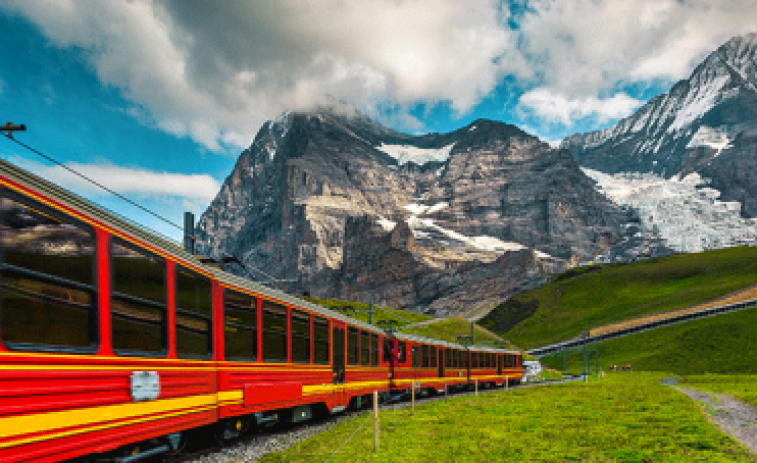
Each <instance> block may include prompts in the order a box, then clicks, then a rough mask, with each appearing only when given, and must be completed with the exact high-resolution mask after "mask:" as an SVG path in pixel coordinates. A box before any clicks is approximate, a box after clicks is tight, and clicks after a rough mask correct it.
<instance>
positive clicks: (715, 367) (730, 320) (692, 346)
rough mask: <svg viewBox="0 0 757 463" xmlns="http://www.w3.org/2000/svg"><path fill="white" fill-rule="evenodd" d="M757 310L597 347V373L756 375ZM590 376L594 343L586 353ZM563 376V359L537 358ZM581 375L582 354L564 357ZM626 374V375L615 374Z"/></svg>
mask: <svg viewBox="0 0 757 463" xmlns="http://www.w3.org/2000/svg"><path fill="white" fill-rule="evenodd" d="M755 333H757V308H752V309H746V310H740V311H738V312H733V313H729V314H725V315H718V316H714V317H707V318H702V319H699V320H693V321H689V322H683V323H677V324H675V325H670V326H666V327H663V328H657V329H654V330H650V331H645V332H642V333H637V334H632V335H628V336H623V337H620V338H615V339H611V340H609V341H604V342H601V343H600V344H599V362H600V368H602V369H604V370H607V367H608V366H609V365H622V364H627V363H628V364H631V366H632V367H633V369H634V371H638V370H643V371H667V372H671V373H675V374H679V375H700V374H703V373H739V374H757V335H755ZM588 352H589V359H590V361H589V365H590V366H591V371H592V373H593V372H594V371H595V358H596V357H595V354H594V344H591V345H590V346H589V349H588ZM540 360H541V361H542V363H544V364H545V365H547V366H549V367H551V368H554V369H556V370H559V371H562V368H563V357H562V355H561V354H557V355H554V356H551V357H542V358H541V359H540ZM581 370H582V351H581V349H574V350H573V351H570V352H569V354H568V372H569V373H574V374H578V373H580V372H581ZM617 374H625V373H617Z"/></svg>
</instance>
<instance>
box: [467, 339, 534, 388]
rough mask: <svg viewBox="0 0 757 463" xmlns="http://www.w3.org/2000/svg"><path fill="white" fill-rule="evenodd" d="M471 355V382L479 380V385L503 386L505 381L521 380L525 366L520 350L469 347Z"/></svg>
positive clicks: (511, 382)
mask: <svg viewBox="0 0 757 463" xmlns="http://www.w3.org/2000/svg"><path fill="white" fill-rule="evenodd" d="M468 354H469V356H470V369H469V383H472V382H477V383H478V384H479V386H483V387H494V386H502V385H504V382H505V381H508V382H509V383H510V384H514V383H517V382H520V380H521V379H522V378H523V368H522V366H521V365H520V360H519V359H520V357H521V354H520V352H517V351H508V350H505V349H497V348H493V347H487V346H470V347H468Z"/></svg>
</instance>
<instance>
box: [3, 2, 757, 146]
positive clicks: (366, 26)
mask: <svg viewBox="0 0 757 463" xmlns="http://www.w3.org/2000/svg"><path fill="white" fill-rule="evenodd" d="M753 3H754V2H753V0H655V1H649V0H561V1H559V2H554V1H550V0H529V1H526V0H512V1H511V3H509V4H502V3H500V2H496V1H493V0H412V1H411V0H408V1H382V0H364V1H359V2H345V1H343V0H258V1H255V2H208V1H203V0H132V1H109V2H92V1H89V0H61V1H48V0H6V1H4V2H2V3H0V10H2V11H5V12H8V13H14V14H20V15H23V16H24V17H25V18H27V19H28V20H29V21H31V22H33V23H34V24H36V25H37V26H38V27H39V28H40V30H41V31H42V32H43V33H44V34H45V35H46V37H47V38H48V39H49V41H50V43H51V44H52V45H53V46H56V47H60V48H76V49H80V50H81V51H82V55H83V56H84V57H86V58H87V59H88V60H89V64H90V65H91V66H92V68H93V69H94V70H95V72H96V73H97V76H98V78H99V80H100V81H101V82H102V84H103V85H106V86H112V87H115V88H117V89H119V91H120V92H121V94H122V95H123V96H124V98H126V99H127V100H128V101H129V103H130V104H131V105H133V107H130V111H131V112H132V113H133V114H134V115H135V117H138V118H139V119H140V120H144V121H150V122H151V123H153V124H154V125H155V126H157V127H158V128H160V129H161V130H164V131H166V132H168V133H171V134H174V135H176V136H179V137H184V136H186V137H191V138H192V139H193V140H195V141H196V142H198V143H201V144H203V145H205V146H206V147H208V148H209V149H211V150H214V151H223V150H224V148H226V147H234V148H239V147H246V146H248V145H249V144H250V142H251V141H252V139H253V137H254V135H255V133H256V131H257V129H258V128H259V127H260V125H261V124H262V123H263V122H264V121H265V120H267V119H270V118H273V117H275V116H276V115H278V114H279V113H280V112H282V111H284V110H290V109H304V108H308V107H311V106H312V105H313V104H314V103H317V102H318V100H319V99H320V98H321V96H322V95H325V94H332V95H334V96H335V97H337V98H339V99H341V100H344V101H348V102H350V103H352V104H354V105H356V106H358V107H360V108H361V109H363V110H364V111H366V112H368V113H371V111H373V112H374V113H375V108H377V107H381V106H382V105H386V104H390V105H391V104H398V105H406V106H412V105H414V104H417V103H427V106H433V105H435V104H444V105H446V106H447V107H449V108H451V109H452V111H453V113H455V114H457V115H460V114H465V113H467V112H469V111H471V109H472V108H475V107H476V105H477V104H478V103H479V102H481V101H482V99H483V98H485V97H488V96H491V95H492V94H493V92H495V91H500V87H499V86H502V85H503V82H505V77H508V76H510V77H512V79H508V82H515V84H514V85H513V86H512V87H511V88H508V89H506V90H505V92H515V93H516V94H517V93H519V92H521V91H523V90H521V89H526V90H532V91H537V93H536V94H533V93H532V94H531V95H529V98H534V96H537V97H538V96H539V93H538V90H539V89H547V90H548V91H549V92H550V94H552V95H558V96H562V98H564V100H565V101H566V102H567V103H568V109H567V114H568V119H570V118H572V117H573V116H571V114H577V115H580V114H583V113H584V112H586V111H589V112H590V113H596V114H598V115H599V116H600V117H605V115H607V116H606V117H610V115H611V114H615V113H617V114H620V113H622V110H623V109H625V108H628V107H629V105H630V103H631V102H630V101H628V100H624V99H623V97H622V95H620V96H619V93H620V92H619V89H623V88H624V87H625V86H627V85H631V84H634V85H635V84H638V83H642V84H644V85H651V83H652V82H655V81H664V82H672V81H674V80H677V79H681V78H684V77H686V75H687V74H688V73H689V72H691V70H692V69H693V66H695V65H696V64H697V63H698V62H699V61H700V60H701V59H702V58H703V57H704V55H706V54H707V53H708V52H710V51H712V50H714V49H715V48H716V47H717V46H719V45H720V44H722V43H723V42H725V41H726V40H727V39H729V38H730V37H732V36H734V35H739V34H743V33H745V32H749V31H754V30H755V29H757V27H756V26H755V24H757V8H754V4H753ZM507 85H509V84H507ZM534 89H536V90H534ZM600 95H615V96H614V97H612V98H606V97H605V98H601V99H600V98H599V96H600ZM592 97H593V98H595V100H594V101H593V100H591V98H592ZM529 98H527V99H526V103H524V106H521V108H522V107H530V106H528V104H531V105H532V106H533V109H534V110H540V111H545V114H547V115H549V114H552V116H553V117H556V118H557V119H558V120H561V121H565V120H566V116H565V114H566V112H565V110H558V109H557V108H553V109H552V111H551V112H550V109H549V107H548V106H547V105H546V104H545V103H544V102H543V101H542V102H541V103H540V106H538V108H537V107H536V106H534V105H536V104H537V103H538V101H537V100H538V99H533V100H529ZM587 108H589V109H587ZM406 122H407V123H408V125H410V126H413V125H414V126H416V127H417V126H418V124H416V123H415V122H414V121H413V120H410V119H408V120H407V121H406ZM421 122H422V121H421Z"/></svg>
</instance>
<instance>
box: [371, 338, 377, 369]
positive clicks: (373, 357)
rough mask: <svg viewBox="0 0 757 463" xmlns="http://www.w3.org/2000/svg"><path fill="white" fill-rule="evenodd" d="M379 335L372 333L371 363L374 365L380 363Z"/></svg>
mask: <svg viewBox="0 0 757 463" xmlns="http://www.w3.org/2000/svg"><path fill="white" fill-rule="evenodd" d="M378 346H379V344H378V335H377V334H374V333H371V365H373V366H374V367H375V366H377V365H378V363H379V350H378Z"/></svg>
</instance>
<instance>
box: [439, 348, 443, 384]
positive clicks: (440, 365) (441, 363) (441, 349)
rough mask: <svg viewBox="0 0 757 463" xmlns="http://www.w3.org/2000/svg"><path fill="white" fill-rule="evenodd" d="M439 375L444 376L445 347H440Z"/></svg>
mask: <svg viewBox="0 0 757 463" xmlns="http://www.w3.org/2000/svg"><path fill="white" fill-rule="evenodd" d="M438 363H439V377H440V378H444V349H443V348H439V362H438Z"/></svg>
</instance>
